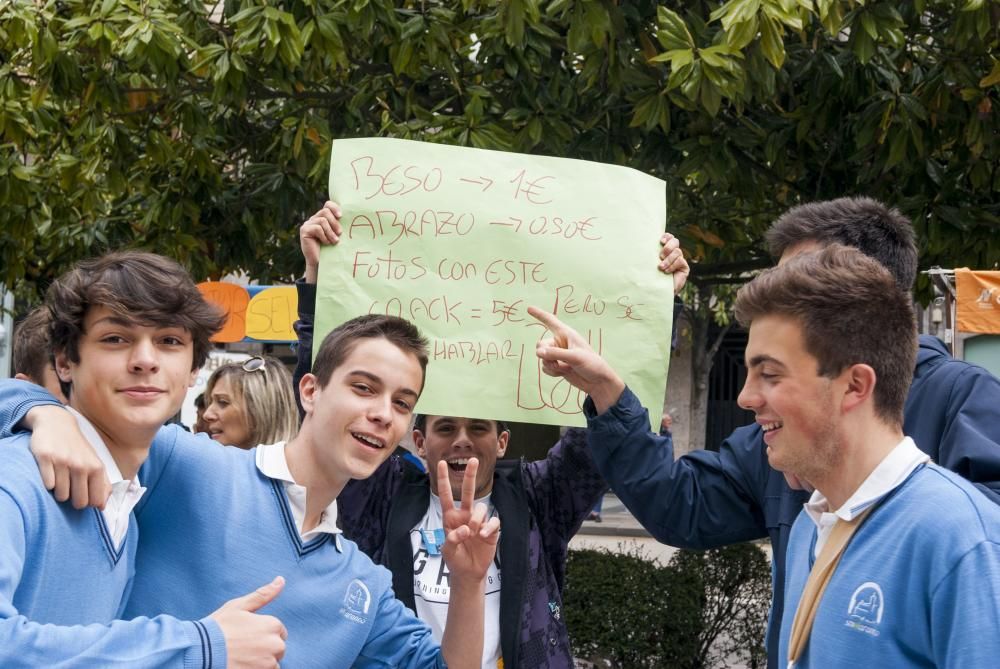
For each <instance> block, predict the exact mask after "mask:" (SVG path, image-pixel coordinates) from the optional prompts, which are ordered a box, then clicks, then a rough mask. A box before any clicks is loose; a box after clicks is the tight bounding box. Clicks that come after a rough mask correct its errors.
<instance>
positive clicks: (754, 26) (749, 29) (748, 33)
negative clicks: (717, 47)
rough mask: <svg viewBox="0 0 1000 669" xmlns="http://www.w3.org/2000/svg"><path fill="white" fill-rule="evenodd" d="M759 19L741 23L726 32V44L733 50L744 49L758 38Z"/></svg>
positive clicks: (754, 17) (754, 18) (753, 18)
mask: <svg viewBox="0 0 1000 669" xmlns="http://www.w3.org/2000/svg"><path fill="white" fill-rule="evenodd" d="M757 31H758V23H757V17H756V16H753V17H751V18H750V19H749V20H747V21H741V22H740V23H737V24H735V25H733V26H732V27H730V28H728V29H727V30H726V44H728V45H729V47H730V48H732V49H742V48H744V47H745V46H746V45H747V44H750V42H752V41H754V39H755V38H756V37H757Z"/></svg>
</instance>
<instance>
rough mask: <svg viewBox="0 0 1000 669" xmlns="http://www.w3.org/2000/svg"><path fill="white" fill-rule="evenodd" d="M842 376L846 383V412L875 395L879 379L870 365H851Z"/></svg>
mask: <svg viewBox="0 0 1000 669" xmlns="http://www.w3.org/2000/svg"><path fill="white" fill-rule="evenodd" d="M841 376H842V377H843V379H844V381H845V389H844V399H843V403H842V406H843V408H844V409H845V410H846V411H850V410H852V409H854V408H855V407H857V406H860V405H861V404H864V403H865V402H867V401H868V400H870V399H871V398H872V396H873V395H874V394H875V384H876V382H877V381H878V379H877V378H876V374H875V370H874V369H873V368H872V367H871V366H870V365H865V364H862V363H858V364H855V365H851V366H850V367H848V368H847V369H845V370H844V371H843V372H842V373H841Z"/></svg>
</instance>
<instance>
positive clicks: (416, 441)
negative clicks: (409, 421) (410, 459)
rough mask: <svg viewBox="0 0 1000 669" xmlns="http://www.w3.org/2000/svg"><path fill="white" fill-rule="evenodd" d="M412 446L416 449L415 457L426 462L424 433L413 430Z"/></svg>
mask: <svg viewBox="0 0 1000 669" xmlns="http://www.w3.org/2000/svg"><path fill="white" fill-rule="evenodd" d="M413 445H414V446H416V447H417V455H419V456H420V457H422V458H423V459H424V460H426V459H427V450H426V449H425V448H424V433H423V432H421V431H420V430H418V429H416V428H413Z"/></svg>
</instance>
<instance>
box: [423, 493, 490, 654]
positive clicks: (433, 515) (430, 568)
mask: <svg viewBox="0 0 1000 669" xmlns="http://www.w3.org/2000/svg"><path fill="white" fill-rule="evenodd" d="M480 502H481V503H483V504H485V505H486V507H487V511H486V517H487V518H492V517H493V516H495V515H496V509H494V508H493V505H492V504H490V497H489V496H486V497H484V498H482V499H477V500H476V503H477V504H478V503H480ZM459 504H460V502H455V506H456V507H457V506H459ZM443 528H444V522H443V520H442V518H441V500H440V499H439V498H438V496H437V495H434V494H433V493H432V494H431V500H430V504H429V505H428V507H427V513H426V514H425V515H424V517H423V518H422V519H421V521H420V522H419V523H417V524H416V526H415V527H414V528H413V529H412V530H410V545H411V546H412V548H413V599H414V602H415V604H416V606H417V610H416V612H415V613H416V614H417V617H418V618H420V619H421V620H423V621H424V622H425V623H427V625H428V626H429V627H430V628H431V632H432V633H433V634H434V640H435V641H437V642H438V643H441V638H442V637H443V636H444V626H445V623H446V622H447V621H448V599H449V597H450V595H451V587H450V585H449V580H448V576H449V574H448V567H447V565H446V564H445V562H444V559H443V558H442V556H441V554H440V549H438V550H439V552H438V554H437V555H429V554H428V551H427V550H425V548H424V546H423V538H422V534H421V530H431V531H433V530H435V529H443ZM499 563H500V558H499V553H498V554H497V557H495V558H494V559H493V561H492V562H491V563H490V567H489V570H487V572H486V617H485V619H484V620H483V630H484V637H483V669H496V668H497V666H498V663H499V662H500V657H501V654H500V577H501V575H500V564H499Z"/></svg>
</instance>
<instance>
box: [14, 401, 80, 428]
mask: <svg viewBox="0 0 1000 669" xmlns="http://www.w3.org/2000/svg"><path fill="white" fill-rule="evenodd" d="M58 420H64V421H70V422H72V423H73V424H75V423H76V419H75V418H73V416H72V415H70V413H69V412H68V411H66V409H64V408H63V407H61V406H56V405H54V404H43V405H39V406H36V407H31V408H30V409H28V412H27V413H26V414H24V417H23V418H21V422H20V423H19V425H20V426H21V427H23V428H24V429H26V430H31V431H34V430H36V429H37V428H38V426H39V425H46V424H48V423H49V422H50V421H51V422H55V421H58Z"/></svg>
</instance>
